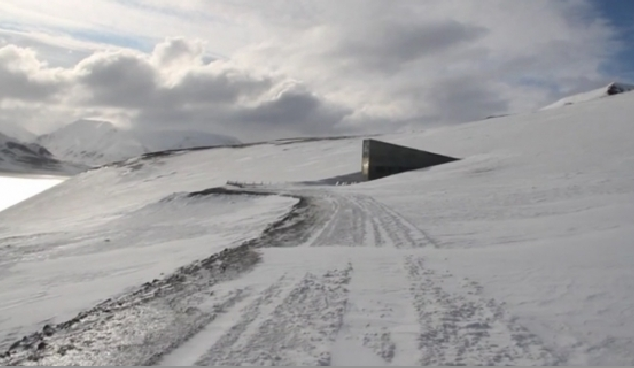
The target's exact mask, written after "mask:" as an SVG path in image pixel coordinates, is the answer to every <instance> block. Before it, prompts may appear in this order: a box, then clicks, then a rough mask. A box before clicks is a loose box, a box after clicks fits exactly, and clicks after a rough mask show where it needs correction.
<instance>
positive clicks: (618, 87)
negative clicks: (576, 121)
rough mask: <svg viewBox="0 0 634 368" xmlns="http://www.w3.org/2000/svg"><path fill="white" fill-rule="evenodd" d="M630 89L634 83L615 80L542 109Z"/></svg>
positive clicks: (616, 93) (602, 96) (631, 89)
mask: <svg viewBox="0 0 634 368" xmlns="http://www.w3.org/2000/svg"><path fill="white" fill-rule="evenodd" d="M629 91H634V84H629V83H620V82H613V83H610V84H608V85H607V86H606V87H602V88H599V89H595V90H592V91H588V92H584V93H580V94H577V95H573V96H568V97H564V98H562V99H560V100H559V101H557V102H555V103H553V104H550V105H548V106H545V107H543V108H542V110H550V109H555V108H558V107H563V106H567V105H574V104H578V103H582V102H587V101H592V100H596V99H598V98H604V97H608V96H614V95H618V94H621V93H625V92H629Z"/></svg>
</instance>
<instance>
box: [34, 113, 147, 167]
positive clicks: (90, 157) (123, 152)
mask: <svg viewBox="0 0 634 368" xmlns="http://www.w3.org/2000/svg"><path fill="white" fill-rule="evenodd" d="M37 142H38V143H40V144H41V145H43V146H45V147H46V148H48V149H49V150H50V151H51V152H52V153H53V154H54V155H55V156H56V157H58V158H60V159H63V160H66V161H70V162H75V163H81V164H85V165H88V166H99V165H103V164H106V163H109V162H112V161H117V160H122V159H124V158H129V157H135V156H140V155H141V154H143V152H145V151H146V150H145V148H144V147H143V145H142V144H141V143H140V142H138V141H137V140H136V139H135V137H134V136H133V135H131V134H129V132H128V131H126V130H123V129H117V128H115V126H114V125H112V123H110V122H107V121H99V120H78V121H75V122H73V123H71V124H68V125H66V126H64V127H62V128H60V129H58V130H56V131H54V132H53V133H51V134H48V135H45V136H41V137H38V139H37Z"/></svg>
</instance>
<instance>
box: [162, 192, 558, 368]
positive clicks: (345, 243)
mask: <svg viewBox="0 0 634 368" xmlns="http://www.w3.org/2000/svg"><path fill="white" fill-rule="evenodd" d="M309 193H310V192H309ZM303 194H307V193H306V192H304V193H303ZM310 194H311V195H312V196H314V197H318V198H319V197H320V198H321V199H322V200H325V201H327V203H328V204H329V206H330V209H331V211H332V212H331V213H332V215H331V217H330V218H329V219H328V220H327V222H326V224H325V226H324V227H323V228H321V229H315V230H317V231H316V235H315V236H314V237H313V238H312V239H311V240H310V241H309V242H307V243H304V244H298V245H301V246H304V247H307V246H308V247H312V249H305V248H304V249H298V248H291V249H288V248H284V249H279V248H278V249H264V250H263V251H262V253H263V261H264V262H263V264H262V265H260V266H259V267H257V268H256V270H255V271H253V272H252V273H250V274H248V275H246V276H244V277H242V278H240V279H237V280H235V281H231V282H229V283H225V284H224V285H222V287H221V288H222V290H223V291H222V292H221V293H220V295H223V297H221V298H219V299H218V300H217V301H216V303H217V304H222V303H224V298H225V297H224V295H236V294H238V295H239V296H240V297H239V299H240V301H239V302H237V303H233V304H232V305H231V306H230V307H228V308H226V309H223V311H222V312H221V313H219V316H218V318H216V319H214V320H213V321H212V322H210V323H209V325H207V326H206V327H205V328H204V329H203V330H202V331H201V332H200V333H199V334H198V335H196V336H194V337H193V338H192V339H190V340H188V341H187V342H186V343H185V344H183V345H181V346H179V347H178V348H176V349H175V350H173V351H172V352H171V353H170V354H168V355H166V356H165V357H164V358H163V359H162V360H161V361H160V364H162V365H165V366H168V365H169V366H173V365H192V364H195V365H241V364H246V365H336V366H342V365H352V366H361V365H377V366H385V365H394V366H409V365H420V364H424V365H429V364H431V365H455V364H468V365H474V364H487V365H491V364H519V365H535V364H537V365H544V364H546V365H551V364H555V363H557V362H558V359H557V358H556V357H555V356H554V355H553V353H552V352H550V351H549V350H548V349H547V348H545V347H544V346H543V345H542V344H541V342H540V341H539V340H538V339H537V338H536V337H535V336H534V335H532V334H530V332H529V331H527V330H526V329H525V328H523V327H522V326H519V325H517V324H515V323H514V322H513V321H512V320H511V319H510V318H508V317H507V316H506V315H505V310H504V308H503V307H502V306H501V304H500V303H498V302H496V301H494V300H488V299H485V298H483V297H482V296H481V295H480V293H479V290H480V287H479V286H478V285H477V284H476V283H473V282H469V281H468V280H464V279H456V278H455V277H453V276H452V275H451V274H446V273H445V274H438V273H436V272H434V271H432V270H429V269H427V267H425V266H426V265H425V252H424V250H422V251H421V249H424V248H429V247H432V248H433V247H435V245H434V242H433V240H432V239H431V238H430V237H429V236H428V235H427V234H426V233H425V232H424V231H423V230H421V229H418V228H416V227H415V226H413V225H412V224H411V223H410V222H408V221H407V220H406V219H404V218H403V217H402V216H401V215H399V214H398V213H397V212H395V211H394V210H392V209H391V208H389V207H387V206H385V205H383V204H380V203H378V202H377V201H376V200H374V199H373V198H371V197H367V196H362V195H353V194H341V193H338V194H335V193H334V192H328V191H325V192H322V193H321V195H319V194H317V193H316V192H314V191H313V192H312V193H310ZM360 248H363V249H360ZM230 293H231V294H230Z"/></svg>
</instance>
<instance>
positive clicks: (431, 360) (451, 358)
mask: <svg viewBox="0 0 634 368" xmlns="http://www.w3.org/2000/svg"><path fill="white" fill-rule="evenodd" d="M406 264H407V268H408V273H409V278H410V281H411V285H412V289H411V290H412V293H413V296H414V300H415V302H414V303H415V308H416V310H417V311H418V313H419V318H420V329H421V333H420V339H419V343H420V345H419V347H420V350H421V353H422V358H421V360H420V362H419V363H420V364H421V365H523V366H526V365H557V364H559V363H560V361H559V359H557V358H556V357H555V356H554V355H553V353H552V352H551V351H550V350H549V349H547V348H546V347H544V345H543V343H542V342H541V341H540V340H539V339H538V338H537V337H536V336H535V335H533V334H531V333H530V332H529V331H528V330H527V329H525V328H523V327H521V326H519V325H516V324H515V323H513V322H512V321H511V320H509V319H508V318H506V316H505V311H504V309H503V308H502V307H501V306H500V305H499V304H498V303H497V302H496V301H494V300H486V299H484V298H483V297H482V296H481V288H480V287H479V286H478V285H477V284H475V283H473V282H467V281H466V280H463V282H462V284H458V283H456V280H455V277H454V276H452V275H449V274H446V275H438V274H436V273H435V272H433V271H431V270H428V269H425V268H424V266H423V260H422V259H421V258H419V257H414V256H410V257H408V259H407V262H406Z"/></svg>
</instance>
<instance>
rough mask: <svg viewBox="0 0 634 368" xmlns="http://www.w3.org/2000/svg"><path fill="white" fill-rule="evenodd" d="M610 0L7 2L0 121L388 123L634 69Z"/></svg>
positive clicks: (37, 125)
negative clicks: (99, 120) (98, 120)
mask: <svg viewBox="0 0 634 368" xmlns="http://www.w3.org/2000/svg"><path fill="white" fill-rule="evenodd" d="M633 23H634V5H633V4H632V2H630V1H619V0H533V1H508V0H425V1H421V0H390V1H387V0H347V1H339V0H268V1H266V2H263V1H258V0H214V1H209V0H180V1H178V2H177V1H172V0H91V1H84V0H48V1H46V2H42V1H40V0H2V2H0V130H1V129H2V127H3V126H9V125H12V126H15V125H18V126H20V127H22V128H25V129H28V130H30V131H32V132H34V133H36V134H42V133H48V132H50V131H52V130H54V129H56V128H59V127H60V126H63V125H64V124H68V123H70V122H72V121H74V120H78V119H101V120H108V121H111V122H113V123H114V124H116V125H118V126H120V127H125V128H132V129H136V130H148V129H162V128H167V127H169V128H187V129H199V130H204V131H207V132H212V133H217V134H227V135H233V136H236V137H238V138H240V139H242V140H244V141H249V140H258V139H263V138H277V137H282V136H298V135H326V134H355V133H380V132H392V131H398V130H403V129H425V128H426V127H431V126H439V125H447V124H459V123H462V122H466V121H472V120H478V119H482V118H485V117H487V116H489V115H493V114H503V113H515V112H524V111H531V110H535V109H538V108H539V107H541V106H544V105H547V104H549V103H551V102H553V101H554V100H556V99H558V98H560V97H563V96H566V95H570V94H574V93H578V92H582V91H586V90H589V89H594V88H599V87H601V86H603V85H607V83H609V82H611V81H615V80H617V81H622V82H628V81H633V80H634V62H632V61H631V60H634V51H632V50H634V48H632V45H633V39H634V31H633V29H632V24H633Z"/></svg>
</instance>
